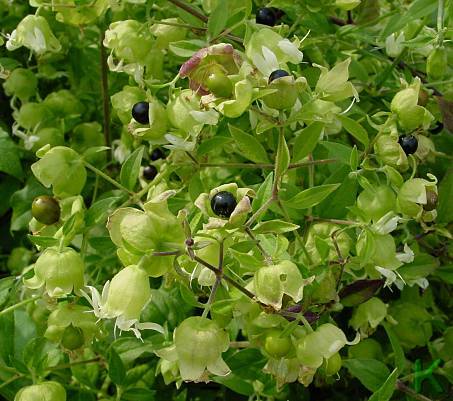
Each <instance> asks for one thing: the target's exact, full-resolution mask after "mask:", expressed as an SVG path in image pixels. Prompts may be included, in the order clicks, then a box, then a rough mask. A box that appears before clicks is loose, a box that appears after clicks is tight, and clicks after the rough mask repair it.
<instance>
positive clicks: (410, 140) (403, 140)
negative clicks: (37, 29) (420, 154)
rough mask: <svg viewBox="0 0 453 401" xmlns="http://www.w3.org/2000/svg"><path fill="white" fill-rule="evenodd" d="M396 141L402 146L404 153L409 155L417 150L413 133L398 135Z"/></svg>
mask: <svg viewBox="0 0 453 401" xmlns="http://www.w3.org/2000/svg"><path fill="white" fill-rule="evenodd" d="M398 143H399V144H400V146H401V147H402V148H403V150H404V153H406V155H411V154H413V153H415V152H416V151H417V147H418V141H417V138H416V137H415V136H413V135H408V136H400V138H399V139H398Z"/></svg>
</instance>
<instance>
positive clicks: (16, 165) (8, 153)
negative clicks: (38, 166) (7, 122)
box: [0, 128, 24, 180]
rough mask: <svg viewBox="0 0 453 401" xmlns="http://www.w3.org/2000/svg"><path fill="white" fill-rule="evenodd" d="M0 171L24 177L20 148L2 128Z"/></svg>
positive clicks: (0, 136) (19, 177)
mask: <svg viewBox="0 0 453 401" xmlns="http://www.w3.org/2000/svg"><path fill="white" fill-rule="evenodd" d="M0 154H1V157H0V171H1V172H3V173H6V174H9V175H12V176H13V177H16V178H18V179H19V180H21V179H22V178H23V175H24V173H23V171H22V165H21V164H20V157H19V148H18V147H17V146H16V144H15V143H14V142H13V140H12V139H11V138H10V137H9V135H8V134H7V133H6V132H5V131H3V130H2V129H1V128H0Z"/></svg>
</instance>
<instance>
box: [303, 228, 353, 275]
mask: <svg viewBox="0 0 453 401" xmlns="http://www.w3.org/2000/svg"><path fill="white" fill-rule="evenodd" d="M339 229H340V227H339V226H337V225H335V224H331V223H315V224H312V225H311V227H310V229H309V231H308V236H307V242H306V243H305V247H306V249H307V253H308V255H309V257H310V260H309V259H308V258H307V257H304V263H306V264H308V265H311V266H317V265H320V264H321V263H325V262H326V261H331V260H337V259H338V253H337V250H336V248H335V245H334V243H333V240H332V234H333V233H334V232H335V231H337V230H339ZM335 239H336V241H337V245H338V248H339V249H340V252H341V256H342V257H343V258H346V257H347V256H348V254H349V249H350V247H351V239H350V238H349V236H348V234H346V233H345V232H341V233H339V234H338V235H336V236H335Z"/></svg>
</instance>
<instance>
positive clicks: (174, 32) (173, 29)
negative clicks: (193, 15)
mask: <svg viewBox="0 0 453 401" xmlns="http://www.w3.org/2000/svg"><path fill="white" fill-rule="evenodd" d="M161 22H162V23H165V22H168V23H176V24H177V23H181V22H180V21H179V19H178V18H165V19H162V20H161ZM150 32H151V33H152V34H153V35H154V36H155V37H156V38H157V40H156V46H157V47H158V48H160V49H166V48H168V45H169V44H170V43H172V42H177V41H179V40H183V39H184V38H185V37H186V34H187V29H186V28H183V27H180V26H172V25H164V24H154V25H153V26H152V27H151V29H150Z"/></svg>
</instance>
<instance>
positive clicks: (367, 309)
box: [349, 298, 387, 335]
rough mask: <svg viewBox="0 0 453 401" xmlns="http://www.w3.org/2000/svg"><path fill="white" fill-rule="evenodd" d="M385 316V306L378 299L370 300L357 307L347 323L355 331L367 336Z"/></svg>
mask: <svg viewBox="0 0 453 401" xmlns="http://www.w3.org/2000/svg"><path fill="white" fill-rule="evenodd" d="M386 316H387V305H386V304H384V302H382V301H381V300H380V299H379V298H371V299H369V300H368V301H366V302H364V303H363V304H360V305H359V306H358V307H357V309H356V310H355V311H354V314H353V315H352V319H351V320H350V322H349V323H350V325H351V326H352V327H353V328H354V329H355V330H360V332H361V333H362V334H364V335H369V334H370V333H371V332H372V331H374V330H375V329H376V327H377V326H378V325H379V323H381V322H382V320H384V318H385V317H386Z"/></svg>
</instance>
